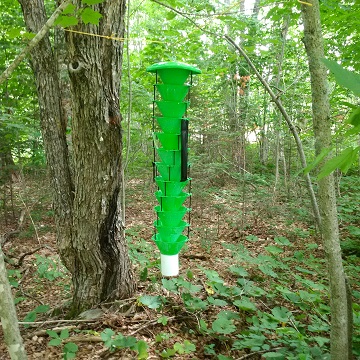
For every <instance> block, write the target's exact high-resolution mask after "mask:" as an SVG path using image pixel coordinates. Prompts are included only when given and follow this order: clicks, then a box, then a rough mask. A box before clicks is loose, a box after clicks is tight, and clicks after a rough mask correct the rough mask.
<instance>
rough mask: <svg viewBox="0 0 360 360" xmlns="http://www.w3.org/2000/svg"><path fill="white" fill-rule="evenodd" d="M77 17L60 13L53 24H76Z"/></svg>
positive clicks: (64, 25)
mask: <svg viewBox="0 0 360 360" xmlns="http://www.w3.org/2000/svg"><path fill="white" fill-rule="evenodd" d="M78 22H79V21H78V19H77V18H76V17H75V16H67V15H60V16H59V17H58V18H57V19H56V21H55V25H58V26H61V27H63V28H66V27H68V26H75V25H77V24H78Z"/></svg>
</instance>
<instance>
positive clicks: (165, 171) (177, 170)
mask: <svg viewBox="0 0 360 360" xmlns="http://www.w3.org/2000/svg"><path fill="white" fill-rule="evenodd" d="M155 165H156V168H157V169H158V171H159V173H160V175H161V176H162V178H163V179H164V180H167V181H180V178H181V167H180V166H176V165H173V166H169V165H166V164H163V163H162V162H155Z"/></svg>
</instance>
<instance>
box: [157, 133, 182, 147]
mask: <svg viewBox="0 0 360 360" xmlns="http://www.w3.org/2000/svg"><path fill="white" fill-rule="evenodd" d="M154 134H155V136H156V138H157V139H159V141H160V144H161V145H162V147H163V148H164V149H165V150H180V149H181V141H180V135H179V134H165V133H162V132H156V133H154Z"/></svg>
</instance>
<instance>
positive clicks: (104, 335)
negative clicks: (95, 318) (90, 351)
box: [100, 328, 115, 347]
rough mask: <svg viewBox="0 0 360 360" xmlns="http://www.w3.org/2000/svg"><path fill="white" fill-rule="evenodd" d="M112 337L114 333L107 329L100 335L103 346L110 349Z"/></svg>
mask: <svg viewBox="0 0 360 360" xmlns="http://www.w3.org/2000/svg"><path fill="white" fill-rule="evenodd" d="M114 335H115V332H114V331H113V330H111V329H108V328H106V329H105V330H104V331H102V332H101V333H100V337H101V340H102V341H103V342H104V343H105V346H107V347H110V341H112V336H114Z"/></svg>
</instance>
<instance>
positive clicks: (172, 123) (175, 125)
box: [156, 117, 182, 134]
mask: <svg viewBox="0 0 360 360" xmlns="http://www.w3.org/2000/svg"><path fill="white" fill-rule="evenodd" d="M156 120H157V122H158V124H159V125H160V129H161V130H162V131H163V132H164V133H167V134H180V128H181V120H182V119H181V118H169V117H157V118H156Z"/></svg>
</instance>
